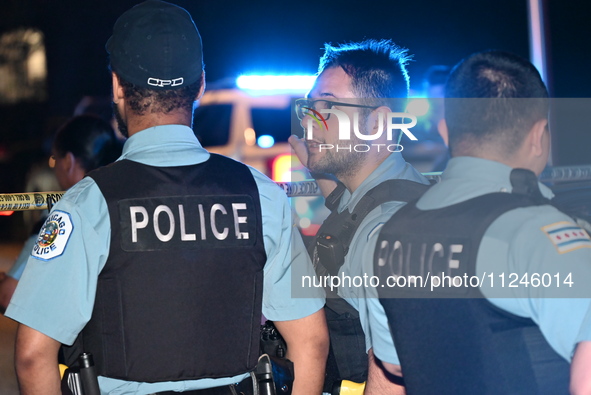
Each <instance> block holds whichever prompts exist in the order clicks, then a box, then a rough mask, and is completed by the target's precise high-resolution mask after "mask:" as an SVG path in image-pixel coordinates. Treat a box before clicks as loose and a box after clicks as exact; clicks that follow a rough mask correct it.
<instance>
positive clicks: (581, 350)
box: [570, 341, 591, 395]
mask: <svg viewBox="0 0 591 395" xmlns="http://www.w3.org/2000/svg"><path fill="white" fill-rule="evenodd" d="M570 392H571V394H572V395H589V394H591V341H583V342H580V343H579V344H578V345H577V348H576V350H575V355H574V357H573V361H572V363H571V368H570Z"/></svg>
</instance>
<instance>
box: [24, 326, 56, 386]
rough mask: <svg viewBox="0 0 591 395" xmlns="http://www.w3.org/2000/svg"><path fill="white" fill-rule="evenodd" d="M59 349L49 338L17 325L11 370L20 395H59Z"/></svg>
mask: <svg viewBox="0 0 591 395" xmlns="http://www.w3.org/2000/svg"><path fill="white" fill-rule="evenodd" d="M59 347H60V343H59V342H58V341H56V340H54V339H52V338H51V337H48V336H46V335H44V334H43V333H41V332H39V331H37V330H35V329H32V328H30V327H28V326H26V325H23V324H20V325H19V326H18V330H17V333H16V351H15V367H16V374H17V377H18V383H19V387H20V393H21V394H22V395H29V394H31V395H36V394H45V395H53V394H55V395H61V389H60V375H59V370H58V363H57V354H58V351H59Z"/></svg>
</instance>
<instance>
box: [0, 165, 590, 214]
mask: <svg viewBox="0 0 591 395" xmlns="http://www.w3.org/2000/svg"><path fill="white" fill-rule="evenodd" d="M424 175H425V176H426V177H427V178H428V179H430V180H433V181H435V182H438V181H439V180H440V178H441V173H437V172H436V173H424ZM585 180H591V165H581V166H556V167H550V168H548V169H546V170H544V172H542V174H541V175H540V181H543V182H553V181H585ZM276 184H277V185H278V186H279V187H281V188H282V189H283V191H285V193H286V194H287V196H288V197H299V196H319V195H321V192H320V188H319V187H318V184H317V183H316V181H314V180H309V181H292V182H277V183H276ZM64 193H65V192H64V191H59V192H30V193H0V211H27V210H45V209H48V210H51V207H53V205H54V204H55V203H56V202H57V201H58V200H60V199H61V197H62V196H63V195H64Z"/></svg>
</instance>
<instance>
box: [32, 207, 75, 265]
mask: <svg viewBox="0 0 591 395" xmlns="http://www.w3.org/2000/svg"><path fill="white" fill-rule="evenodd" d="M73 229H74V226H73V225H72V219H71V218H70V214H68V213H66V212H63V211H59V210H56V211H52V212H51V214H49V217H47V219H46V220H45V223H44V224H43V227H42V228H41V230H40V231H39V236H38V237H37V243H35V245H34V246H33V251H32V252H31V256H33V257H35V258H37V259H41V260H44V261H47V260H49V259H52V258H55V257H57V256H60V255H62V254H63V252H64V250H65V249H66V244H68V240H69V239H70V235H71V234H72V230H73Z"/></svg>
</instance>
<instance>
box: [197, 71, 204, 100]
mask: <svg viewBox="0 0 591 395" xmlns="http://www.w3.org/2000/svg"><path fill="white" fill-rule="evenodd" d="M203 92H205V71H203V73H201V89H199V92H198V93H197V97H196V98H195V100H199V99H201V97H202V96H203Z"/></svg>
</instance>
